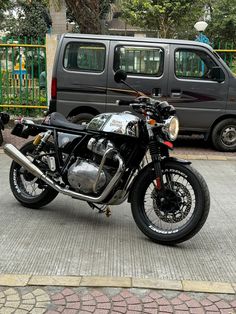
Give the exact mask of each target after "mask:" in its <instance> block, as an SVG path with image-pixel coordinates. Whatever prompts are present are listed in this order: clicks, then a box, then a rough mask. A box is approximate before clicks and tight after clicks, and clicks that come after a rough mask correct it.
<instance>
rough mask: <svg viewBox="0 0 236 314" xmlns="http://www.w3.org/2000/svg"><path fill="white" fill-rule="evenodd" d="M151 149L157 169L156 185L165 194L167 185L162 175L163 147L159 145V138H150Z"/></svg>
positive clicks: (155, 169)
mask: <svg viewBox="0 0 236 314" xmlns="http://www.w3.org/2000/svg"><path fill="white" fill-rule="evenodd" d="M149 151H150V155H151V159H152V162H153V165H154V171H155V176H156V180H155V183H156V184H155V185H156V189H157V190H158V192H159V193H161V194H164V192H165V185H164V182H163V176H162V169H161V147H160V146H159V145H157V140H156V139H155V138H154V137H151V138H150V141H149Z"/></svg>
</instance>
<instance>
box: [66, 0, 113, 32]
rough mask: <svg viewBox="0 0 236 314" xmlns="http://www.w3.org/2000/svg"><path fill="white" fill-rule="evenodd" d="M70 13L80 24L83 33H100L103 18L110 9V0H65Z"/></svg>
mask: <svg viewBox="0 0 236 314" xmlns="http://www.w3.org/2000/svg"><path fill="white" fill-rule="evenodd" d="M65 2H66V5H67V7H68V9H69V11H70V15H71V16H73V17H74V20H75V21H76V22H77V24H78V25H79V29H80V32H81V33H91V34H100V33H101V19H102V18H103V16H104V14H105V13H106V12H107V11H108V9H109V3H110V2H112V1H109V0H100V1H97V0H87V1H83V0H76V1H75V0H65Z"/></svg>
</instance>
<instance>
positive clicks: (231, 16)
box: [207, 0, 236, 44]
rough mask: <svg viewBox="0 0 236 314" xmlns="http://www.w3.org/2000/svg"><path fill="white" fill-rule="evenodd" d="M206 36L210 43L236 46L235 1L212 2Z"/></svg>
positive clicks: (221, 0)
mask: <svg viewBox="0 0 236 314" xmlns="http://www.w3.org/2000/svg"><path fill="white" fill-rule="evenodd" d="M209 7H210V11H211V18H210V21H209V25H208V28H207V34H208V36H209V37H210V39H211V41H214V42H217V41H221V42H230V43H234V44H236V36H235V34H236V0H220V1H219V0H218V1H216V0H215V1H214V0H212V1H211V2H210V3H209Z"/></svg>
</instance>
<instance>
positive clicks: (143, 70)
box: [106, 39, 169, 111]
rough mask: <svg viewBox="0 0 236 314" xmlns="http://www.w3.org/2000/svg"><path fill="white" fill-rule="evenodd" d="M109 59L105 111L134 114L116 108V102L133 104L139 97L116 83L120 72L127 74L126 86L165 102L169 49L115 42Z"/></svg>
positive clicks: (146, 44)
mask: <svg viewBox="0 0 236 314" xmlns="http://www.w3.org/2000/svg"><path fill="white" fill-rule="evenodd" d="M110 51H111V53H110V56H109V72H108V84H107V85H108V88H107V106H106V111H124V110H131V109H130V108H129V107H124V106H120V107H119V106H117V105H116V100H118V99H121V100H132V99H134V98H135V97H137V93H136V92H135V91H133V90H130V89H129V88H128V87H127V86H125V85H124V84H122V83H121V84H118V83H116V82H115V81H114V73H115V71H116V70H118V69H122V70H124V71H126V72H127V74H128V76H127V83H128V84H130V85H131V86H132V87H134V88H135V89H136V90H138V91H141V92H143V93H145V94H146V95H148V96H151V97H156V98H157V99H160V100H165V99H166V94H167V81H168V77H167V74H168V58H169V55H168V45H167V44H159V43H155V44H154V43H149V42H147V41H145V42H142V41H140V42H139V41H138V39H137V41H112V42H111V46H110Z"/></svg>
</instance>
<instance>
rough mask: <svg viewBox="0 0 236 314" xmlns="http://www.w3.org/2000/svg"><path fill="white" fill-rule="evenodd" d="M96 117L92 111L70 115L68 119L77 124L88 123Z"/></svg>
mask: <svg viewBox="0 0 236 314" xmlns="http://www.w3.org/2000/svg"><path fill="white" fill-rule="evenodd" d="M93 117H94V115H93V114H91V113H79V114H77V115H76V116H73V117H69V118H68V120H69V121H70V122H73V123H77V124H88V122H89V121H90V120H91V119H92V118H93Z"/></svg>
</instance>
